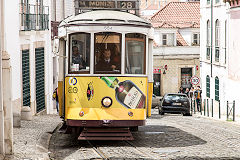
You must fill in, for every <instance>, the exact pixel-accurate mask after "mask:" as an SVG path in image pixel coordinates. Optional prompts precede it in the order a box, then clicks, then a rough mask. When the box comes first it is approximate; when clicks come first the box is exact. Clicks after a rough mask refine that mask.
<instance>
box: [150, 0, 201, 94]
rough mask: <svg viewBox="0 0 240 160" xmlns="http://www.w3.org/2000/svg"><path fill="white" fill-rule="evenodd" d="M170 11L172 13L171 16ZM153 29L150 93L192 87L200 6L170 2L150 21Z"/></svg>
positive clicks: (196, 72)
mask: <svg viewBox="0 0 240 160" xmlns="http://www.w3.org/2000/svg"><path fill="white" fill-rule="evenodd" d="M173 10H174V12H172V11H173ZM150 20H151V22H152V24H153V27H154V32H155V33H154V41H155V46H154V49H153V55H154V57H153V68H154V93H155V94H156V95H159V96H160V95H161V96H162V95H164V94H165V93H177V92H178V90H179V88H180V87H183V88H184V90H185V89H186V88H189V89H190V87H196V86H197V85H200V84H197V85H195V86H194V85H192V84H191V82H190V79H191V77H193V76H197V77H199V76H200V66H199V58H200V50H199V45H200V29H199V27H200V24H199V23H200V2H170V3H168V4H167V5H166V6H165V7H164V8H162V9H161V10H159V11H158V12H157V13H156V14H155V15H154V16H152V17H151V19H150Z"/></svg>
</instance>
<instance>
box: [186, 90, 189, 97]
mask: <svg viewBox="0 0 240 160" xmlns="http://www.w3.org/2000/svg"><path fill="white" fill-rule="evenodd" d="M185 94H186V95H187V96H188V98H189V88H186V90H185Z"/></svg>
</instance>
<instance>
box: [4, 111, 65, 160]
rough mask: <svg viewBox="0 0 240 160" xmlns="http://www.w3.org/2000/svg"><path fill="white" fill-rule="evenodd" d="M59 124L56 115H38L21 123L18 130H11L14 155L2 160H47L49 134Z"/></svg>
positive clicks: (59, 121)
mask: <svg viewBox="0 0 240 160" xmlns="http://www.w3.org/2000/svg"><path fill="white" fill-rule="evenodd" d="M60 123H61V119H60V118H59V116H58V115H56V114H54V115H46V114H43V115H38V116H34V117H33V120H32V121H21V127H20V128H14V129H13V140H14V141H13V147H14V148H13V150H14V155H8V156H6V157H5V159H4V160H47V159H49V157H48V143H49V140H50V138H51V133H52V132H53V131H54V129H55V128H56V127H57V126H58V124H60Z"/></svg>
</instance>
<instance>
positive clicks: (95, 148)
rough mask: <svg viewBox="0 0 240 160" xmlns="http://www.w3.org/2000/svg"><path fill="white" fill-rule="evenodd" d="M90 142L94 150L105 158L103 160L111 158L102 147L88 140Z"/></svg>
mask: <svg viewBox="0 0 240 160" xmlns="http://www.w3.org/2000/svg"><path fill="white" fill-rule="evenodd" d="M87 142H88V144H89V145H90V146H91V147H92V148H93V150H94V151H95V152H96V153H97V154H98V155H99V156H100V157H101V158H102V159H103V160H109V157H107V156H106V155H105V154H104V153H103V152H102V151H101V150H100V149H99V147H97V146H96V145H95V144H94V143H93V142H90V141H87Z"/></svg>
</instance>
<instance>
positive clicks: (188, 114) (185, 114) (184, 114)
mask: <svg viewBox="0 0 240 160" xmlns="http://www.w3.org/2000/svg"><path fill="white" fill-rule="evenodd" d="M183 116H192V115H191V113H183Z"/></svg>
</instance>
